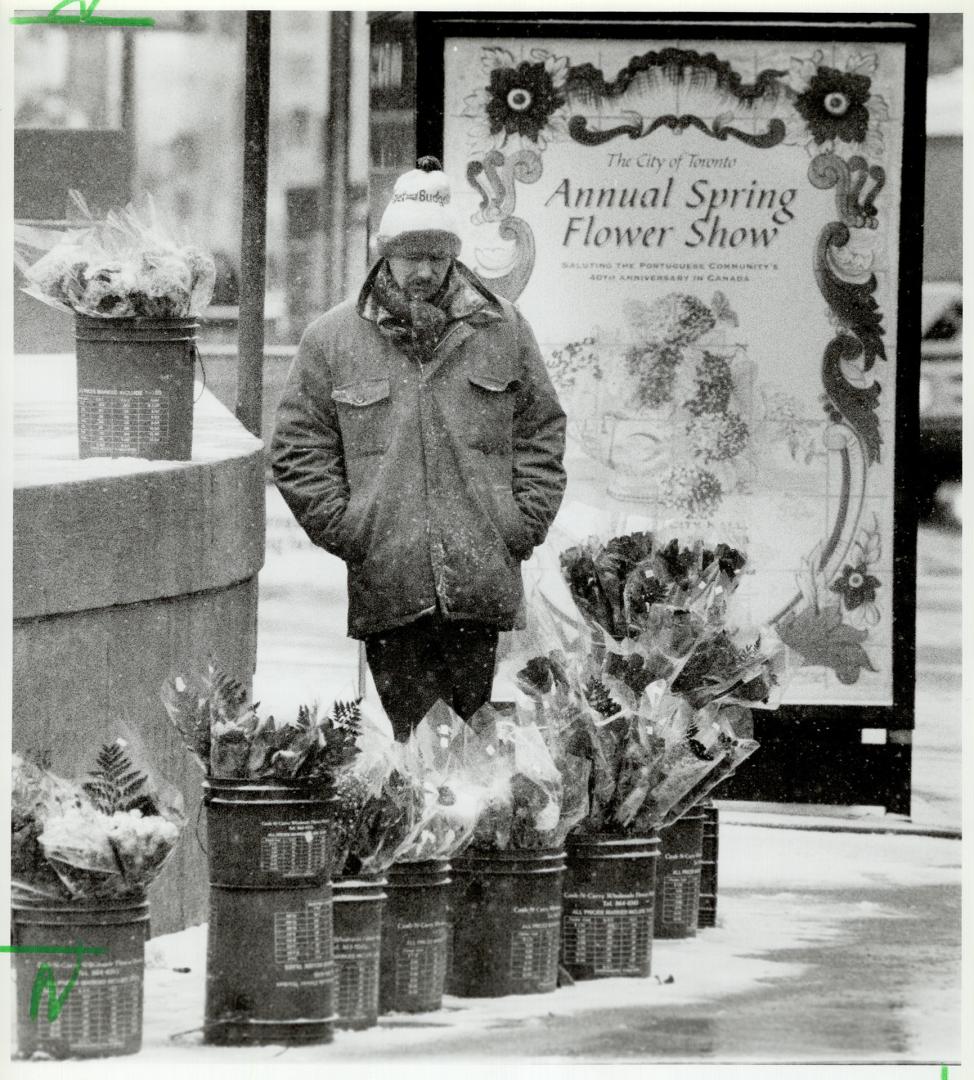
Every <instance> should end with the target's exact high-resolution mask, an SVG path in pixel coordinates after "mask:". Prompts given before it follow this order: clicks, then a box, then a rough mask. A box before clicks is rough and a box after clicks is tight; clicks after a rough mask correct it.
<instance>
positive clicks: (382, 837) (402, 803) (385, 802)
mask: <svg viewBox="0 0 974 1080" xmlns="http://www.w3.org/2000/svg"><path fill="white" fill-rule="evenodd" d="M357 748H358V754H357V756H356V757H355V759H354V760H352V761H350V762H348V763H347V764H346V765H345V766H343V767H342V768H340V769H339V770H338V771H337V773H336V775H335V788H334V795H335V805H336V810H335V818H334V820H333V825H332V847H333V863H332V877H333V878H337V877H342V876H344V877H357V876H359V875H362V874H364V875H371V874H381V873H383V872H384V871H385V870H386V869H387V868H388V867H389V866H390V865H391V864H392V863H393V861H394V860H395V856H396V852H397V851H398V850H399V849H400V848H401V847H402V846H403V845H404V844H406V843H407V842H408V840H409V838H410V837H412V836H413V835H415V832H416V830H417V829H418V827H419V824H420V821H421V815H422V812H423V807H424V796H423V789H422V783H421V781H419V780H418V778H416V777H415V776H413V775H412V774H411V773H410V772H409V771H408V769H407V768H406V766H405V763H404V761H403V753H402V745H401V744H400V743H397V742H396V741H395V740H394V739H393V738H392V736H391V735H390V734H388V733H387V732H386V731H384V730H383V729H381V728H380V727H379V726H378V725H377V724H375V723H374V722H373V721H371V720H370V719H368V718H367V717H365V716H363V719H362V724H361V727H360V731H359V735H358V741H357Z"/></svg>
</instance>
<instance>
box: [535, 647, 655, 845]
mask: <svg viewBox="0 0 974 1080" xmlns="http://www.w3.org/2000/svg"><path fill="white" fill-rule="evenodd" d="M517 682H518V686H519V687H520V689H521V690H522V691H523V692H524V693H526V694H527V695H528V696H529V697H531V698H533V700H534V702H535V709H536V716H537V719H538V725H539V727H540V729H541V730H542V731H543V732H544V733H545V738H546V740H547V742H548V745H549V746H550V747H551V748H552V754H553V757H554V758H555V760H558V759H559V757H562V756H564V755H565V754H568V755H570V756H572V757H574V758H575V759H576V760H579V759H580V760H581V761H583V762H584V764H585V772H584V775H585V777H586V780H587V804H588V805H587V810H586V812H585V813H584V814H582V815H581V817H580V818H579V819H578V821H577V822H576V823H575V824H577V825H578V827H579V831H584V832H622V831H625V828H626V825H627V824H628V819H626V818H624V817H621V816H620V814H621V811H620V807H621V806H622V805H623V804H626V803H627V802H628V801H631V799H632V798H633V794H632V792H633V789H634V787H638V786H639V785H640V784H642V787H641V790H642V795H641V796H640V797H639V798H638V802H639V804H640V805H641V802H642V801H643V800H644V799H645V797H646V795H647V793H648V787H647V786H646V785H647V784H648V776H649V770H650V767H651V765H652V764H653V763H654V761H655V760H656V759H657V758H658V757H659V756H660V755H661V751H662V744H661V741H660V740H658V739H654V738H653V736H652V733H651V731H650V730H649V727H648V725H647V723H646V722H645V721H644V720H643V718H642V717H640V716H639V715H638V714H637V713H633V712H630V711H628V710H626V709H624V708H623V707H622V705H621V704H620V703H619V702H618V701H616V700H615V698H614V697H613V696H612V694H611V693H610V692H609V691H608V689H607V688H606V686H605V684H604V683H603V682H602V681H601V679H600V678H599V676H598V673H597V666H596V665H595V664H593V663H592V661H591V658H590V657H589V658H585V657H584V655H583V654H580V653H579V652H577V651H572V652H569V653H567V654H565V653H562V652H555V653H551V654H549V655H548V656H547V657H535V658H533V659H532V660H531V661H530V662H529V663H528V664H527V665H526V666H525V667H524V668H523V669H522V670H521V671H520V672H518V675H517ZM559 746H560V747H561V749H560V750H559Z"/></svg>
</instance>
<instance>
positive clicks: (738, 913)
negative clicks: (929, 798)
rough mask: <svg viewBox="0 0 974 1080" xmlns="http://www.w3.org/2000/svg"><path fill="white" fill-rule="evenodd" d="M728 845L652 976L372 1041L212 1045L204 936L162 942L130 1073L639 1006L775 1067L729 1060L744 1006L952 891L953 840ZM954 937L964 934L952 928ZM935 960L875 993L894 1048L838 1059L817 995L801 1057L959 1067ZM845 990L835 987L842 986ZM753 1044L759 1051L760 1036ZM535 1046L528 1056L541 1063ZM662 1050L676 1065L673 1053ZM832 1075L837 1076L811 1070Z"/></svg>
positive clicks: (818, 835) (461, 1016) (149, 975)
mask: <svg viewBox="0 0 974 1080" xmlns="http://www.w3.org/2000/svg"><path fill="white" fill-rule="evenodd" d="M720 843H721V851H720V893H719V901H718V926H717V927H715V928H713V929H707V930H702V931H700V932H699V934H698V935H697V937H695V938H693V939H686V940H682V941H656V942H655V943H654V946H653V972H654V975H653V976H651V977H650V978H649V979H645V980H643V979H604V980H599V981H594V982H582V983H576V985H575V986H572V987H565V988H562V989H559V990H556V991H555V992H554V993H551V994H541V995H524V996H518V997H509V998H500V999H461V998H454V997H447V998H446V999H445V1001H444V1005H445V1008H444V1009H443V1010H442V1011H440V1012H436V1013H427V1014H424V1015H421V1016H412V1017H407V1016H390V1017H384V1018H382V1019H381V1021H380V1024H379V1026H378V1027H376V1028H373V1029H371V1030H368V1031H360V1032H344V1031H341V1032H337V1033H336V1036H335V1040H334V1042H333V1043H332V1044H330V1045H327V1046H305V1047H294V1048H289V1049H286V1050H285V1049H284V1048H282V1047H279V1046H277V1047H270V1046H269V1047H248V1048H217V1047H209V1046H205V1045H203V1042H202V1031H201V1024H202V1018H203V1001H204V987H205V944H206V930H205V927H194V928H192V929H189V930H185V931H182V932H181V933H177V934H170V935H166V936H164V937H158V938H154V939H153V940H152V941H151V942H150V943H149V946H148V956H147V961H148V962H147V971H146V988H145V1032H144V1040H143V1049H142V1052H141V1054H140V1055H138V1057H137V1058H136V1059H134V1060H133V1059H129V1062H130V1065H129V1069H130V1074H131V1069H133V1068H135V1067H137V1068H138V1069H139V1070H140V1071H141V1069H142V1066H143V1065H151V1064H157V1065H159V1066H165V1067H167V1069H169V1068H179V1067H181V1066H184V1065H190V1066H196V1065H213V1066H223V1065H230V1066H243V1065H258V1064H265V1065H268V1064H273V1065H275V1066H277V1065H281V1064H285V1063H286V1064H297V1063H311V1062H319V1063H322V1064H325V1065H327V1066H328V1067H332V1065H333V1064H338V1065H342V1066H344V1065H347V1064H350V1063H367V1062H376V1063H383V1068H384V1069H386V1068H390V1067H391V1063H392V1062H393V1061H396V1060H399V1061H401V1062H406V1061H413V1062H415V1061H416V1060H420V1059H425V1057H426V1056H427V1055H429V1056H430V1057H435V1058H440V1057H441V1055H449V1056H450V1057H451V1058H454V1059H456V1058H460V1059H464V1058H466V1057H469V1056H472V1057H474V1058H478V1057H482V1056H483V1054H484V1052H485V1051H484V1049H483V1047H484V1046H491V1047H493V1049H492V1051H491V1056H494V1055H503V1056H507V1057H511V1058H513V1059H517V1058H519V1057H520V1055H521V1053H522V1047H523V1046H524V1045H526V1044H525V1039H528V1040H529V1039H530V1037H531V1036H532V1034H533V1033H539V1032H541V1031H542V1029H543V1028H544V1027H545V1026H548V1027H550V1026H551V1025H553V1024H558V1023H560V1022H564V1021H567V1023H568V1028H567V1030H568V1031H569V1032H572V1031H577V1032H578V1033H580V1035H581V1034H583V1033H585V1032H586V1030H587V1029H588V1028H590V1027H591V1026H592V1025H593V1022H594V1023H595V1024H596V1025H601V1026H604V1024H605V1023H606V1022H607V1021H608V1018H610V1017H612V1016H613V1015H615V1016H617V1017H619V1018H623V1020H624V1017H625V1016H630V1015H633V1010H637V1012H636V1014H635V1015H638V1014H639V1012H645V1015H646V1016H653V1015H654V1014H657V1013H659V1012H660V1011H662V1010H665V1011H666V1013H667V1015H675V1016H680V1015H683V1014H691V1015H699V1014H700V1012H701V1010H703V1012H704V1013H705V1014H706V1013H711V1012H712V1013H713V1015H715V1016H718V1015H719V1016H720V1017H722V1027H721V1030H724V1031H726V1032H730V1033H731V1034H730V1035H728V1036H726V1041H727V1042H728V1044H729V1045H726V1046H725V1045H715V1046H713V1048H712V1052H710V1053H707V1054H703V1055H693V1054H690V1055H689V1056H690V1057H691V1058H692V1057H694V1056H696V1057H697V1059H698V1060H700V1059H701V1058H703V1059H704V1060H707V1059H709V1060H716V1061H723V1062H727V1061H734V1060H735V1059H736V1060H743V1061H751V1062H754V1063H757V1062H774V1061H775V1060H780V1058H779V1055H778V1054H776V1050H777V1049H778V1048H777V1047H776V1046H775V1044H774V1043H770V1042H769V1043H768V1044H767V1045H766V1046H764V1048H763V1049H762V1050H760V1051H757V1052H755V1051H754V1049H750V1050H748V1051H746V1052H744V1053H735V1050H734V1045H733V1044H734V1043H735V1042H736V1039H735V1036H734V1035H733V1032H734V1028H735V1024H734V1022H733V1018H734V1016H735V1011H736V1010H738V1009H743V1008H744V1007H745V1005H746V1004H747V1003H748V1002H749V1001H751V1000H752V999H753V998H754V996H755V995H757V996H758V997H760V995H761V994H762V993H767V992H768V990H769V988H771V989H773V990H774V991H775V992H776V994H777V995H779V996H784V995H785V994H786V992H787V991H788V990H789V988H792V989H793V988H794V987H796V986H798V987H800V986H801V985H802V984H803V983H805V982H808V983H809V985H811V983H812V982H813V981H814V980H813V975H814V974H815V972H814V971H813V969H816V968H817V969H821V968H823V967H825V968H827V967H828V965H829V964H832V965H837V964H838V963H839V962H840V958H841V957H842V955H843V953H844V950H845V949H846V948H847V942H848V938H849V931H850V928H859V927H861V926H864V925H869V926H871V927H873V928H878V929H879V930H880V932H881V933H885V932H886V930H887V928H888V942H889V945H888V947H889V948H890V949H895V948H896V947H897V942H898V941H902V940H903V939H905V938H909V937H910V936H912V935H919V936H921V937H922V936H923V932H924V931H923V926H924V922H923V920H924V919H925V918H926V917H927V914H928V913H925V912H923V911H915V910H911V908H910V906H909V904H908V903H906V904H905V903H904V902H903V898H904V897H909V896H914V895H923V894H924V891H925V890H927V891H930V890H934V891H936V892H937V893H944V894H955V893H956V892H957V891H958V890H959V881H960V845H959V843H958V842H957V841H955V840H950V839H936V838H930V837H925V836H908V835H875V834H863V833H849V834H837V833H827V832H819V831H799V830H787V829H766V828H761V827H748V826H745V825H725V826H723V827H722V829H721V835H720ZM930 894H931V895H932V894H933V893H932V892H931V893H930ZM955 929H956V931H957V933H958V934H959V919H958V926H957V927H956V928H955ZM857 932H858V930H857ZM935 953H936V955H935ZM930 961H931V962H930V963H929V964H927V965H921V966H919V967H917V968H915V970H912V971H910V972H909V973H906V974H904V975H903V976H902V978H901V979H900V980H899V981H898V982H897V983H896V984H890V985H889V986H887V987H885V988H883V989H882V992H881V996H883V997H884V1000H883V1002H881V1011H882V1012H883V1014H884V1018H883V1022H884V1023H890V1024H892V1025H893V1027H894V1028H895V1032H896V1036H895V1038H892V1039H891V1041H890V1045H888V1046H885V1047H882V1048H877V1047H876V1045H875V1044H876V1040H875V1039H874V1038H873V1039H872V1040H871V1041H870V1042H869V1045H868V1046H867V1047H866V1048H865V1049H864V1050H862V1051H860V1052H858V1053H853V1054H848V1053H847V1054H846V1056H844V1057H839V1056H838V1054H837V1053H836V1052H834V1051H833V1052H830V1050H829V1047H830V1039H831V1037H832V1032H831V1031H830V1029H829V1028H827V1027H823V1025H822V1022H821V1017H818V1016H817V1015H816V1009H817V1003H816V1001H815V1000H814V999H812V1000H809V1002H808V1005H807V1009H805V1008H804V1007H803V1010H802V1012H803V1015H805V1017H806V1019H805V1020H804V1021H803V1022H804V1023H805V1024H806V1025H807V1029H808V1030H807V1033H806V1036H807V1038H808V1039H812V1040H815V1039H817V1040H818V1042H819V1044H820V1047H821V1049H820V1050H819V1052H818V1053H811V1054H808V1055H801V1056H799V1057H798V1058H797V1060H806V1061H821V1062H827V1061H832V1062H834V1061H836V1059H837V1058H838V1060H845V1061H858V1062H861V1063H863V1064H866V1063H868V1062H870V1061H873V1062H879V1061H886V1062H899V1063H908V1062H924V1061H937V1062H952V1061H954V1062H955V1061H957V1060H958V1058H959V1056H960V1003H959V996H958V992H957V991H958V971H959V957H958V956H957V955H956V954H955V955H951V952H950V950H949V949H946V950H945V949H943V948H941V949H940V950H939V951H937V950H936V949H934V950H932V951H931V954H930ZM184 969H188V971H187V970H184ZM670 977H672V981H669V980H670ZM818 978H819V979H820V978H821V971H819V972H818ZM836 989H837V993H841V987H840V986H838V985H837V988H836ZM886 999H888V1000H886ZM617 1026H618V1027H619V1031H618V1047H619V1052H620V1056H622V1057H624V1058H625V1059H626V1060H629V1061H631V1060H633V1050H632V1048H631V1047H630V1046H629V1045H628V1043H627V1039H628V1038H629V1034H630V1033H629V1032H628V1031H627V1024H626V1023H625V1022H621V1023H619V1024H618V1025H617ZM751 1034H752V1035H753V1036H754V1038H756V1039H757V1040H758V1043H759V1044H760V1032H753V1033H751ZM753 1041H754V1039H751V1040H749V1042H753ZM839 1049H840V1052H841V1048H839ZM536 1052H537V1051H536V1050H534V1049H532V1050H531V1053H532V1055H533V1054H534V1053H536ZM580 1054H581V1056H582V1058H583V1059H584V1057H585V1052H584V1042H583V1043H582V1049H581V1050H580V1049H579V1047H578V1046H575V1045H573V1042H572V1036H571V1034H569V1035H568V1036H566V1037H565V1038H564V1044H563V1048H562V1050H561V1051H560V1052H552V1053H547V1054H544V1055H543V1056H542V1057H541V1058H540V1059H539V1058H535V1057H533V1056H532V1060H534V1061H537V1062H538V1063H539V1064H540V1063H542V1062H553V1061H558V1060H560V1061H568V1060H574V1061H578V1060H579V1055H580ZM661 1056H662V1057H666V1058H672V1054H663V1055H661ZM790 1060H792V1061H795V1060H796V1057H795V1056H791V1057H790ZM121 1064H122V1061H121V1060H120V1061H118V1062H114V1063H112V1062H97V1063H85V1062H77V1063H71V1066H70V1073H71V1075H72V1076H73V1075H75V1074H76V1073H77V1074H79V1075H80V1074H82V1073H89V1072H90V1073H94V1072H95V1071H97V1072H99V1073H101V1072H103V1071H104V1069H105V1068H106V1067H111V1068H112V1069H113V1071H114V1068H115V1067H116V1066H120V1065H121ZM656 1067H657V1066H656V1065H654V1069H655V1068H656ZM676 1075H678V1076H680V1077H683V1076H684V1075H686V1073H685V1072H681V1073H678V1074H676ZM775 1075H777V1074H775ZM823 1075H833V1074H832V1073H831V1071H830V1072H828V1073H826V1072H824V1071H816V1072H815V1073H814V1076H815V1077H818V1076H823ZM856 1075H857V1076H859V1075H861V1074H859V1073H857V1074H856ZM895 1075H897V1076H899V1075H901V1074H900V1073H899V1072H897V1073H896V1074H895ZM931 1075H933V1074H931ZM951 1075H953V1076H956V1075H958V1074H957V1073H956V1072H952V1073H951Z"/></svg>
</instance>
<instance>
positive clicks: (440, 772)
mask: <svg viewBox="0 0 974 1080" xmlns="http://www.w3.org/2000/svg"><path fill="white" fill-rule="evenodd" d="M359 746H360V754H359V756H358V758H357V759H356V760H355V761H354V762H352V763H351V764H350V765H349V766H348V767H347V768H346V769H344V770H342V771H341V772H340V774H339V775H338V777H337V782H336V799H337V802H338V804H339V807H338V811H337V813H338V818H339V821H340V825H339V829H338V841H337V848H338V854H337V857H336V873H344V874H345V876H349V875H351V874H358V873H361V874H381V873H383V872H384V871H385V870H387V869H388V867H389V866H391V865H392V863H394V862H396V863H398V862H419V861H423V860H428V859H450V858H452V857H454V856H455V855H458V854H459V853H460V852H461V851H463V849H464V848H466V847H467V846H468V844H469V843H470V842H471V841H472V840H473V837H474V830H475V828H476V826H477V823H478V821H479V820H480V818H481V816H482V815H483V814H484V812H485V808H486V807H487V805H488V803H489V801H490V799H491V797H492V795H493V793H494V789H495V787H496V786H497V783H498V774H499V770H498V766H497V762H496V759H495V758H494V757H493V756H492V751H491V749H490V748H489V747H488V745H487V744H486V743H485V742H484V741H483V740H482V739H481V738H480V737H479V736H478V735H477V734H476V733H475V732H474V731H473V730H472V729H471V728H470V727H469V726H468V725H467V724H465V723H464V722H463V720H461V719H460V717H459V716H457V714H456V713H455V712H453V710H452V709H450V708H449V706H447V705H446V704H445V703H444V702H442V701H438V702H436V703H435V704H434V705H433V707H432V708H431V709H430V711H429V712H428V713H427V714H426V716H425V717H424V718H423V719H422V720H421V721H420V723H419V724H418V725H417V727H416V728H415V730H414V731H413V732H412V734H411V735H410V737H409V739H408V740H407V741H406V742H405V743H399V742H397V741H395V740H394V739H393V738H392V737H391V736H390V735H389V734H388V733H387V732H386V731H385V730H383V729H380V728H379V727H378V725H376V724H374V723H372V722H371V721H366V722H364V723H363V725H362V731H361V735H360V739H359Z"/></svg>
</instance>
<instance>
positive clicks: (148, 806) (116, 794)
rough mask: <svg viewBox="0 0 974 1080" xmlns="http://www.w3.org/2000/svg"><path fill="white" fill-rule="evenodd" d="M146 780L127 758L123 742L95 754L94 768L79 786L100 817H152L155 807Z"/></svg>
mask: <svg viewBox="0 0 974 1080" xmlns="http://www.w3.org/2000/svg"><path fill="white" fill-rule="evenodd" d="M147 784H148V778H147V777H146V775H145V773H144V772H142V771H141V770H140V769H138V768H137V767H136V766H135V765H134V764H133V763H132V759H131V758H130V757H129V755H128V744H127V743H126V742H125V740H124V739H116V740H115V741H114V742H112V743H106V744H105V745H104V746H102V748H101V750H100V751H99V752H98V757H97V759H96V767H95V768H94V769H93V770H92V771H91V773H90V775H89V778H88V779H87V780H86V781H85V782H84V783H83V784H82V785H81V787H82V789H83V791H84V792H85V794H86V795H87V796H88V797H89V798H90V799H91V801H92V803H93V804H94V806H95V807H96V809H98V810H100V811H101V813H103V814H115V813H118V812H119V811H124V810H141V811H143V812H144V813H154V812H155V803H154V802H153V800H152V798H151V796H150V795H149V792H148V789H147Z"/></svg>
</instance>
